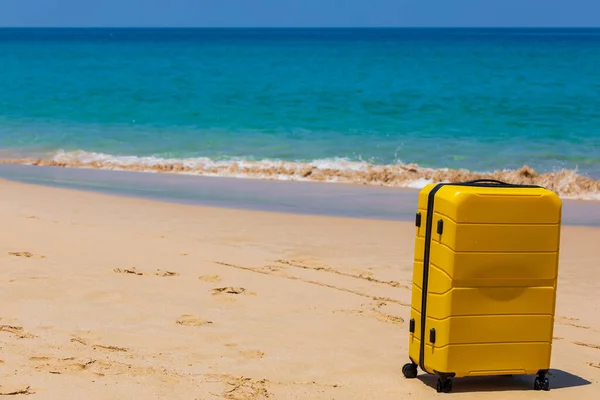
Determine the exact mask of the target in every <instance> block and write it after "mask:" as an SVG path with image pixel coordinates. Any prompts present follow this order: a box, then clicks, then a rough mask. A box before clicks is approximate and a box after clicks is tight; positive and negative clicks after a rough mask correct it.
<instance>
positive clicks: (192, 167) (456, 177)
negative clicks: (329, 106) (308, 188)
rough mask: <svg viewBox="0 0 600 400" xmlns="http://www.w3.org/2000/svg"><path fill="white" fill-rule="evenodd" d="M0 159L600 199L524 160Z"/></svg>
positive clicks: (589, 185) (567, 174) (598, 182)
mask: <svg viewBox="0 0 600 400" xmlns="http://www.w3.org/2000/svg"><path fill="white" fill-rule="evenodd" d="M0 164H2V165H30V166H43V167H58V168H72V169H94V170H110V171H128V172H146V173H161V174H168V175H191V176H207V177H208V176H210V177H223V178H226V177H233V178H241V179H257V180H276V181H296V182H323V183H346V184H355V185H365V186H375V187H394V188H411V189H420V188H422V187H423V186H425V185H426V184H428V183H440V182H460V181H467V180H473V179H496V180H502V181H506V182H511V183H515V184H528V185H540V186H544V187H546V188H548V189H550V190H553V191H555V192H556V193H557V194H558V195H559V196H560V197H561V198H563V199H571V200H590V201H600V179H597V177H589V176H586V175H581V174H580V173H578V171H577V170H576V169H575V170H568V169H558V170H555V171H551V172H536V171H535V170H534V169H532V168H530V167H529V166H527V165H524V166H522V167H520V168H516V169H503V170H495V171H492V172H476V171H469V170H466V169H448V168H429V167H420V166H418V165H415V164H407V165H404V164H372V163H369V162H365V161H360V162H359V161H348V160H345V159H323V160H313V161H302V162H293V161H280V160H261V161H252V160H218V161H216V160H212V159H210V158H206V157H198V158H185V159H178V158H158V157H138V156H112V155H110V154H103V153H94V152H87V151H72V152H64V151H58V152H56V153H55V154H54V155H48V156H47V157H46V156H42V157H37V156H35V157H26V156H25V157H16V156H15V157H12V156H11V157H9V158H6V157H4V158H0Z"/></svg>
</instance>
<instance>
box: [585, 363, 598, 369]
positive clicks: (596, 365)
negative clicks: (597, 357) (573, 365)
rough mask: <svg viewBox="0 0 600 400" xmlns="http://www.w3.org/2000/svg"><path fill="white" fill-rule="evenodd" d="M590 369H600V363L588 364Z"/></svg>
mask: <svg viewBox="0 0 600 400" xmlns="http://www.w3.org/2000/svg"><path fill="white" fill-rule="evenodd" d="M587 364H588V365H589V366H590V367H594V368H600V363H593V362H589V363H587Z"/></svg>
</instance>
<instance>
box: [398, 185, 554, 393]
mask: <svg viewBox="0 0 600 400" xmlns="http://www.w3.org/2000/svg"><path fill="white" fill-rule="evenodd" d="M561 216H562V202H561V200H560V198H559V197H558V196H557V195H556V194H555V193H554V192H552V191H550V190H547V189H545V188H543V187H540V186H528V185H513V184H508V183H504V182H500V181H495V180H475V181H469V182H463V183H442V184H437V185H436V184H430V185H428V186H426V187H425V188H423V189H422V190H421V192H420V194H419V201H418V213H417V218H416V226H417V228H416V240H415V253H414V271H413V283H412V304H411V311H410V323H409V331H410V334H409V358H410V361H411V362H410V363H408V364H406V365H404V367H403V368H402V372H403V374H404V376H405V377H406V378H415V377H416V376H417V367H420V368H421V370H423V371H424V372H426V373H428V374H432V375H436V376H437V377H438V381H437V391H438V392H445V393H447V392H450V391H451V390H452V378H461V377H467V376H486V375H513V374H530V375H537V376H536V378H535V380H534V385H533V386H534V389H535V390H549V381H548V378H547V377H546V374H547V373H548V370H549V368H550V355H551V350H552V333H553V329H554V310H555V301H556V284H557V276H558V257H559V247H560V226H561Z"/></svg>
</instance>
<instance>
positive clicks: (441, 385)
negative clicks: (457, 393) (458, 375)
mask: <svg viewBox="0 0 600 400" xmlns="http://www.w3.org/2000/svg"><path fill="white" fill-rule="evenodd" d="M436 389H437V392H438V393H450V392H451V391H452V380H451V379H443V380H442V379H438V380H437V385H436Z"/></svg>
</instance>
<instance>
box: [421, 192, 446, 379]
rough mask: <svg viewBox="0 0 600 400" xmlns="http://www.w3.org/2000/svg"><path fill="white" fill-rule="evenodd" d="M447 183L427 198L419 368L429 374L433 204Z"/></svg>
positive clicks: (430, 193)
mask: <svg viewBox="0 0 600 400" xmlns="http://www.w3.org/2000/svg"><path fill="white" fill-rule="evenodd" d="M444 185H446V184H445V183H440V184H438V185H436V186H435V187H434V188H433V189H431V191H430V192H429V195H428V197H427V216H426V219H425V251H424V253H423V284H422V285H421V288H422V294H421V348H420V352H419V366H420V367H421V369H422V370H423V371H425V372H427V373H430V372H429V371H427V370H426V369H425V360H424V357H425V323H426V322H427V290H428V289H427V284H428V282H429V253H430V249H431V229H432V225H433V203H434V200H435V194H436V193H437V191H438V190H440V189H441V188H442V187H443V186H444Z"/></svg>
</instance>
